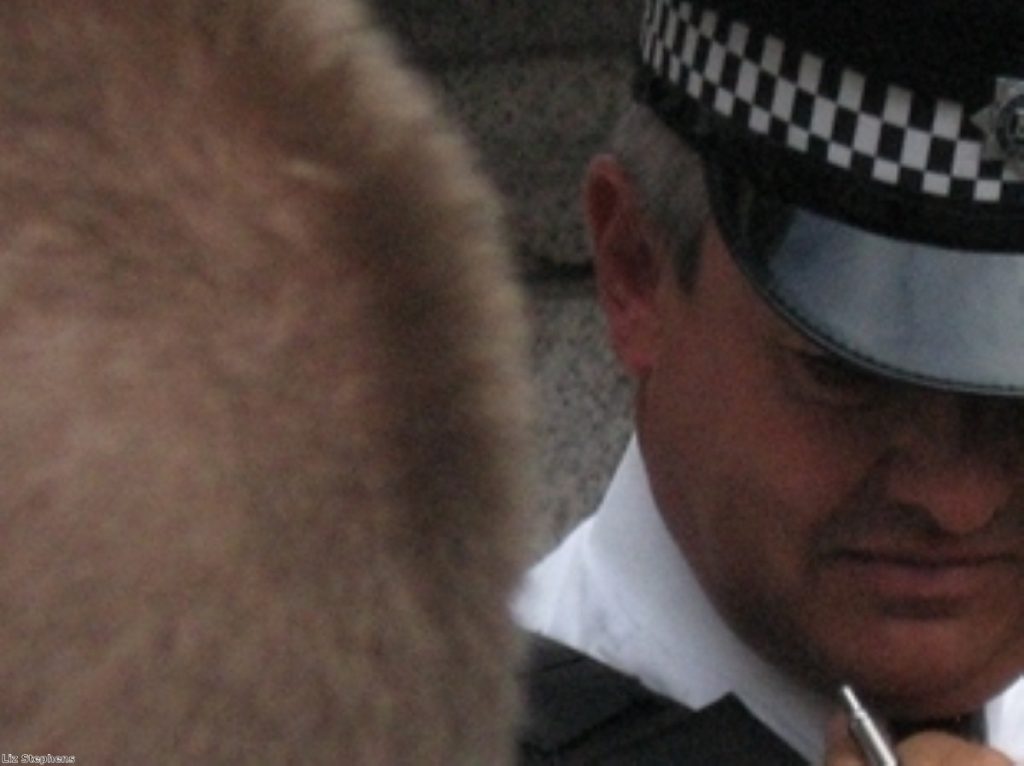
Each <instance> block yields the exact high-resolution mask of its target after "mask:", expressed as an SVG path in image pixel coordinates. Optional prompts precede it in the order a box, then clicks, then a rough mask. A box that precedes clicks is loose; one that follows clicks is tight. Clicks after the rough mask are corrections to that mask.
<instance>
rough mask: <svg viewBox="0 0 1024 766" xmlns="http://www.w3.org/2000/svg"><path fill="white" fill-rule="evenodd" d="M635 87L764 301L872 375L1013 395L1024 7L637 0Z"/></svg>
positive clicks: (1020, 328) (1020, 368) (1019, 299)
mask: <svg viewBox="0 0 1024 766" xmlns="http://www.w3.org/2000/svg"><path fill="white" fill-rule="evenodd" d="M636 97H637V98H638V100H640V101H642V102H643V103H646V104H648V105H649V106H650V107H651V108H652V109H653V110H654V111H655V112H656V113H657V114H658V115H659V116H660V118H661V119H662V120H663V121H664V122H665V123H666V124H668V125H669V126H670V127H672V128H673V129H674V130H675V131H676V132H678V133H679V134H680V135H681V136H682V137H683V138H684V139H685V140H686V141H687V142H688V143H689V144H691V145H692V146H693V147H695V148H696V149H697V150H698V151H700V152H701V153H702V155H703V156H704V157H705V159H706V165H707V170H708V179H709V190H710V193H711V199H712V205H713V208H714V210H715V215H716V218H717V221H718V223H719V225H720V227H721V229H722V231H723V233H724V235H725V237H726V240H727V242H728V243H729V245H730V249H731V250H732V252H733V254H734V256H735V257H736V258H737V260H738V261H739V263H740V264H741V266H742V267H743V269H744V271H745V272H746V273H747V274H748V276H750V278H751V279H752V280H753V282H754V284H755V285H756V286H757V287H758V289H759V290H760V291H761V292H762V294H763V295H764V296H765V297H766V298H767V300H768V301H769V302H770V303H771V304H772V305H773V306H774V307H775V308H776V309H777V310H778V311H780V312H781V313H782V314H783V315H784V316H785V317H786V318H788V319H789V320H790V321H791V322H793V323H795V324H796V325H797V326H799V327H800V328H801V329H802V330H803V331H804V332H806V333H807V334H808V335H810V336H811V337H813V338H814V339H816V340H817V341H818V342H819V343H821V344H823V345H824V346H826V347H828V348H830V349H832V350H833V351H835V352H836V353H838V354H840V355H841V356H844V357H846V358H848V359H850V360H851V361H853V362H855V363H857V364H859V365H861V366H864V367H867V368H869V369H872V370H874V371H876V372H880V373H882V374H885V375H888V376H891V377H895V378H899V379H903V380H907V381H911V382H914V383H919V384H922V385H928V386H933V387H938V388H945V389H950V390H955V391H964V392H972V393H985V394H1005V395H1024V3H1022V2H1020V0H1000V1H998V2H996V1H994V0H985V1H984V2H983V1H982V0H978V2H963V0H870V1H868V0H746V1H744V0H692V1H690V0H648V1H647V9H646V12H645V15H644V24H643V32H642V37H641V67H640V71H639V74H638V77H637V82H636Z"/></svg>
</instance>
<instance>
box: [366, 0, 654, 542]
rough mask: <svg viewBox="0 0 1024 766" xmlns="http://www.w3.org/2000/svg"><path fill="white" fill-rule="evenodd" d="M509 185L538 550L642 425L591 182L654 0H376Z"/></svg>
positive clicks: (589, 495) (593, 494) (591, 494)
mask: <svg viewBox="0 0 1024 766" xmlns="http://www.w3.org/2000/svg"><path fill="white" fill-rule="evenodd" d="M371 2H372V3H373V4H374V5H375V6H376V11H377V14H378V17H379V18H381V19H382V20H383V22H384V23H385V24H386V25H387V26H390V27H391V28H392V29H393V30H394V31H395V32H396V33H397V35H398V37H399V40H400V42H401V43H402V45H403V46H404V48H405V52H406V55H407V57H408V58H409V60H410V61H411V62H412V63H413V64H415V65H417V66H418V67H420V68H421V69H423V70H425V71H426V72H427V73H428V75H429V76H430V77H431V78H432V80H433V81H434V83H435V84H436V85H437V86H438V88H439V89H440V92H441V96H442V98H443V99H444V101H446V103H447V105H448V107H449V110H450V112H451V113H452V114H453V115H454V117H455V119H456V120H458V121H459V122H461V124H462V125H463V126H464V127H465V128H466V129H467V130H468V132H469V133H470V136H471V139H472V140H473V141H474V142H475V143H476V146H477V148H478V150H479V151H480V152H481V153H482V155H483V156H482V159H483V164H484V168H485V170H486V171H487V172H488V173H489V174H490V176H491V177H492V178H493V179H494V180H495V182H496V183H497V185H498V187H499V189H500V190H501V191H502V193H503V194H504V196H505V199H506V202H507V206H508V210H509V214H510V221H509V222H510V225H511V228H512V231H513V235H514V237H515V244H516V251H517V264H518V267H519V269H518V270H519V275H520V278H521V279H522V280H523V282H524V284H525V285H526V287H527V292H528V297H529V309H530V321H531V324H532V331H533V370H534V375H535V376H536V386H537V390H538V394H539V400H540V401H539V407H540V413H539V414H540V416H539V418H538V422H537V440H538V449H539V454H540V458H541V463H540V466H539V469H540V476H539V479H540V487H539V497H538V502H539V503H540V504H541V508H540V511H541V512H540V514H539V517H540V519H541V522H540V523H541V528H540V529H538V531H537V541H538V542H537V547H538V551H537V553H540V552H541V550H542V549H544V548H546V547H548V546H550V545H551V544H553V542H554V541H555V540H556V539H557V538H558V537H560V536H561V535H562V534H563V533H564V532H565V531H567V529H568V528H569V527H571V526H572V525H573V524H575V523H576V522H577V521H578V519H579V518H580V517H581V516H583V515H584V514H586V513H587V512H589V511H590V510H592V509H593V508H594V506H595V504H596V503H597V502H598V501H599V500H600V498H601V495H602V493H603V490H604V486H605V484H606V483H607V481H608V479H609V477H610V474H611V472H612V471H613V470H614V467H615V465H616V463H617V462H618V459H619V456H620V454H621V452H622V449H623V448H624V446H625V443H626V441H627V439H628V437H629V433H630V426H629V386H628V383H627V381H626V380H625V378H624V377H623V376H622V375H621V374H620V373H619V371H618V369H617V366H616V364H615V362H614V360H613V358H612V356H611V354H610V352H609V351H608V348H607V344H606V342H605V339H604V326H603V323H602V320H601V318H600V316H599V313H598V309H597V305H596V301H595V299H594V291H593V279H592V273H591V269H590V265H589V255H588V251H587V245H586V241H585V235H584V233H583V230H582V226H581V214H580V206H579V189H580V181H581V178H582V174H583V171H584V168H585V167H586V163H587V160H588V158H589V157H590V155H591V154H592V153H593V152H594V151H596V150H597V149H599V148H600V147H601V146H602V144H603V142H604V140H605V137H606V136H607V134H608V132H609V130H610V128H611V126H612V125H613V124H614V122H615V118H616V115H617V114H618V113H619V112H620V110H621V108H622V106H623V104H624V103H625V102H626V100H627V98H628V92H629V80H630V73H631V70H632V63H633V56H634V41H635V39H636V34H637V30H638V29H639V20H640V9H641V0H590V1H589V2H583V1H581V0H371Z"/></svg>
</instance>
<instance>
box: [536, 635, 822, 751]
mask: <svg viewBox="0 0 1024 766" xmlns="http://www.w3.org/2000/svg"><path fill="white" fill-rule="evenodd" d="M524 676H525V677H524V684H525V688H526V692H527V706H528V710H527V717H526V723H525V725H524V727H523V730H522V731H521V733H520V738H519V756H520V761H519V762H520V764H523V765H524V766H529V765H532V764H565V766H569V765H570V764H607V765H608V766H614V765H615V764H621V766H670V764H671V765H672V766H806V764H807V762H806V761H805V760H804V759H803V758H802V757H801V756H800V755H798V754H797V753H796V752H794V751H793V750H792V749H791V748H790V747H789V746H788V745H787V744H786V743H784V742H783V741H782V740H780V739H779V738H778V737H777V736H776V735H775V734H773V733H772V732H771V731H770V730H769V729H767V728H766V727H765V726H764V725H763V724H761V723H760V722H759V721H757V719H755V718H754V717H753V716H752V715H751V714H750V713H748V712H747V710H746V708H744V707H743V705H742V704H740V701H739V700H738V699H736V698H735V697H733V696H732V695H729V696H726V697H723V698H722V699H720V700H719V701H718V702H715V703H714V704H712V705H709V706H708V707H706V708H703V709H701V710H689V709H687V708H685V707H683V706H682V705H679V704H678V703H676V702H673V701H671V700H669V699H667V698H665V697H662V696H660V695H658V694H655V693H653V692H651V691H648V690H647V689H645V688H643V687H642V686H641V685H640V684H639V683H637V682H636V681H635V680H633V679H631V678H629V677H627V676H624V675H622V674H621V673H619V672H618V671H615V670H612V669H611V668H608V667H607V666H605V665H602V664H601V663H599V662H597V661H596V660H593V659H591V658H589V657H587V656H585V655H583V654H580V653H579V652H576V651H574V650H573V649H569V648H568V647H565V646H562V645H561V644H557V643H554V642H552V641H549V640H547V639H543V638H533V639H532V643H531V650H530V654H529V658H528V662H527V665H526V668H525V669H524Z"/></svg>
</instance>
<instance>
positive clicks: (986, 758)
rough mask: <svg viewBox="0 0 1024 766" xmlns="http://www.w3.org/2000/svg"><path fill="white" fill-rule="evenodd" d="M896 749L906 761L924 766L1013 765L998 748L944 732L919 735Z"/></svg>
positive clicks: (904, 761) (901, 758)
mask: <svg viewBox="0 0 1024 766" xmlns="http://www.w3.org/2000/svg"><path fill="white" fill-rule="evenodd" d="M896 751H897V752H898V753H899V756H900V760H901V761H902V762H903V763H907V764H921V765H922V766H1013V761H1011V760H1010V759H1009V758H1007V757H1006V756H1005V755H1003V754H1002V753H1000V752H998V751H996V750H992V749H991V748H987V747H982V746H981V745H976V744H974V743H972V742H968V741H967V740H963V739H959V738H958V737H953V736H951V735H949V734H944V733H942V732H923V733H921V734H915V735H914V736H913V737H910V738H909V739H907V740H905V741H903V742H902V743H901V744H900V745H899V746H898V747H897V748H896Z"/></svg>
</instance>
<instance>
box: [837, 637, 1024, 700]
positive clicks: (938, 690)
mask: <svg viewBox="0 0 1024 766" xmlns="http://www.w3.org/2000/svg"><path fill="white" fill-rule="evenodd" d="M913 632H914V633H915V634H917V635H916V636H915V637H914V638H911V637H910V636H905V637H903V638H902V639H901V640H898V641H893V640H891V641H886V640H885V636H881V637H879V638H877V639H876V640H874V641H871V640H869V641H862V642H858V644H857V645H856V646H855V647H843V648H842V649H841V650H839V651H836V652H835V655H836V656H834V658H833V660H832V662H830V663H829V665H830V666H831V667H832V668H838V669H840V670H839V672H838V673H836V672H833V673H832V674H831V675H832V676H833V678H834V679H835V681H836V682H846V683H850V684H852V685H854V687H855V688H857V690H858V691H859V692H860V693H861V694H862V695H863V696H864V697H865V699H868V700H870V701H871V703H872V705H873V706H874V707H875V708H877V709H878V711H879V712H881V713H883V714H885V715H888V716H893V717H905V718H933V717H945V716H952V715H958V714H961V713H964V712H967V711H970V710H975V709H977V708H978V707H980V706H981V705H983V704H984V703H985V702H986V701H987V700H989V699H991V698H992V697H993V696H995V695H997V694H998V693H999V692H1000V691H1002V690H1003V689H1004V688H1006V687H1007V686H1008V685H1009V684H1010V683H1012V682H1013V681H1014V680H1015V679H1016V678H1017V677H1018V674H1019V672H1020V655H1019V654H1017V659H1016V660H1014V659H1013V658H1012V657H1010V656H1007V657H1006V658H1005V659H1001V660H1000V659H998V658H999V657H1000V653H999V651H998V650H997V649H993V648H992V647H985V646H980V645H979V643H978V641H977V640H974V641H970V642H965V641H957V640H950V637H949V636H948V635H942V631H941V630H940V631H929V630H927V629H918V630H915V631H913ZM932 632H937V633H939V634H940V635H937V636H936V635H929V633H932ZM993 658H997V659H993ZM837 675H841V676H842V677H839V678H836V677H835V676H837Z"/></svg>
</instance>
